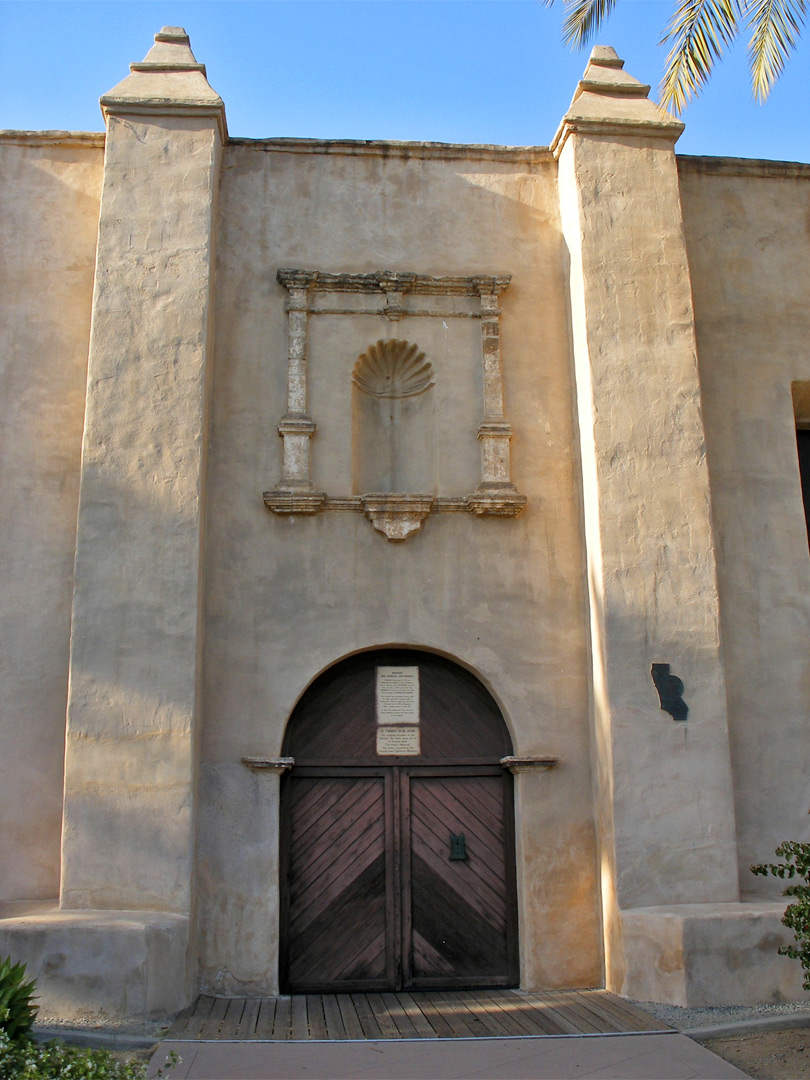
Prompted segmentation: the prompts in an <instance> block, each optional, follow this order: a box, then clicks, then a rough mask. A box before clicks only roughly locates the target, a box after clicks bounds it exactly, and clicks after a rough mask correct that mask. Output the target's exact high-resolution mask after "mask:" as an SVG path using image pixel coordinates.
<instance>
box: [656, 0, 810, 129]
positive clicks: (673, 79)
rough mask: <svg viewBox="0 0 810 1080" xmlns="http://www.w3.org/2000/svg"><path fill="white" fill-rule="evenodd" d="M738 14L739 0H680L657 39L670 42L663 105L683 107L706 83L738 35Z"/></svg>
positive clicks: (662, 95)
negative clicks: (728, 46)
mask: <svg viewBox="0 0 810 1080" xmlns="http://www.w3.org/2000/svg"><path fill="white" fill-rule="evenodd" d="M798 2H800V3H801V2H802V0H798ZM741 18H742V11H741V9H740V2H739V0H681V2H680V3H679V4H678V7H677V8H676V10H675V14H674V15H673V17H672V21H671V22H670V24H669V26H668V27H667V32H666V34H665V35H664V38H663V39H662V40H661V42H660V43H659V44H661V45H664V44H670V43H671V44H672V48H671V50H670V52H669V55H668V56H667V59H666V67H665V70H664V77H663V79H662V80H661V103H662V104H663V105H664V106H665V107H667V108H672V109H674V110H675V112H676V113H680V112H682V111H683V109H684V107H685V105H686V103H687V102H688V101H689V99H690V98H691V97H692V95H693V94H696V93H697V92H698V91H699V90H700V89H701V87H702V86H704V85H705V83H706V81H707V80H708V78H709V76H710V75H711V72H712V69H713V67H714V65H715V62H716V61H717V60H718V59H719V58H720V56H721V55H722V52H723V48H724V47H725V46H726V45H730V44H731V42H732V41H733V40H734V39H735V37H737V35H738V33H739V31H740V20H741Z"/></svg>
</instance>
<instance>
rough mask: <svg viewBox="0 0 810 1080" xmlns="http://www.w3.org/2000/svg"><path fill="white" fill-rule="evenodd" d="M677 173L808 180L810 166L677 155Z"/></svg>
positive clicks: (803, 163) (760, 159) (749, 159)
mask: <svg viewBox="0 0 810 1080" xmlns="http://www.w3.org/2000/svg"><path fill="white" fill-rule="evenodd" d="M676 160H677V163H678V171H679V172H682V173H703V174H705V175H714V176H751V177H762V178H763V179H767V178H781V179H796V180H810V164H807V163H805V162H803V161H768V160H766V159H763V158H732V157H698V156H693V155H690V154H678V155H677V158H676Z"/></svg>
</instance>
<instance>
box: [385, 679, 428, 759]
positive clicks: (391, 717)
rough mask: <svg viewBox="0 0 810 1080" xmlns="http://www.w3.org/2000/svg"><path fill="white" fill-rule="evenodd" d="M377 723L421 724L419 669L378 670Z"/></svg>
mask: <svg viewBox="0 0 810 1080" xmlns="http://www.w3.org/2000/svg"><path fill="white" fill-rule="evenodd" d="M377 723H378V724H418V723H419V668H418V667H378V668H377ZM417 753H418V751H417Z"/></svg>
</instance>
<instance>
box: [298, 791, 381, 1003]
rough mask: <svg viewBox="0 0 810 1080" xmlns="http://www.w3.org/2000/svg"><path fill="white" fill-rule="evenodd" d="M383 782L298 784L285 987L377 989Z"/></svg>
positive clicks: (379, 975)
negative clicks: (343, 985) (349, 985)
mask: <svg viewBox="0 0 810 1080" xmlns="http://www.w3.org/2000/svg"><path fill="white" fill-rule="evenodd" d="M384 794H385V793H384V780H383V779H382V778H381V777H368V778H352V779H345V778H340V777H334V778H329V779H318V780H310V779H307V778H301V779H297V780H296V781H295V784H294V788H293V794H292V801H293V814H292V847H291V863H290V880H291V883H292V884H291V890H290V897H289V905H290V906H289V923H288V942H289V945H288V947H289V955H290V958H291V959H290V967H289V980H290V985H291V986H293V987H296V988H298V987H301V988H303V987H307V986H308V985H313V984H315V983H319V984H323V983H328V984H329V985H336V986H338V987H339V986H340V984H341V983H348V982H351V983H352V984H355V985H356V984H357V983H358V982H360V983H361V984H362V983H371V985H374V983H375V982H377V981H379V982H380V985H382V982H383V980H384V979H385V976H386V911H385V897H386V873H385V865H386V864H385V817H384V812H383V811H384V808H383V803H384Z"/></svg>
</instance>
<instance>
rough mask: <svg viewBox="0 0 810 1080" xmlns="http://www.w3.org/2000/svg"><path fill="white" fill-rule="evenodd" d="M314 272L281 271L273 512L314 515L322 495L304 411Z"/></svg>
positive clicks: (311, 424)
mask: <svg viewBox="0 0 810 1080" xmlns="http://www.w3.org/2000/svg"><path fill="white" fill-rule="evenodd" d="M317 277H318V275H317V273H315V272H308V271H286V272H283V271H280V272H279V275H278V280H279V282H280V284H282V285H284V286H286V288H287V289H288V291H289V299H288V301H287V325H288V335H289V347H288V354H287V411H286V413H285V414H284V416H282V418H281V421H280V422H279V425H278V433H279V435H280V436H281V437H282V439H283V440H284V449H283V457H282V466H281V479H280V480H279V482H278V484H277V485H276V488H275V490H274V491H273V492H271V493H270V494H271V496H272V498H273V499H274V503H275V505H274V506H273V509H274V510H276V512H282V513H283V512H285V511H287V512H290V513H292V512H295V513H298V514H301V513H313V514H314V513H317V512H318V510H320V509H321V508H322V507H323V501H324V493H323V492H322V491H315V489H314V487H313V484H312V482H311V480H310V478H309V444H310V439H311V438H312V436H313V435H314V434H315V423H314V422H313V420H312V418H311V417H310V415H309V413H308V412H307V316H308V308H309V290H310V287H311V286H312V285H313V283H314V282H315V281H316V280H317Z"/></svg>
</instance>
